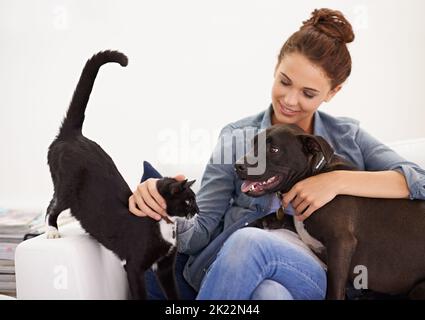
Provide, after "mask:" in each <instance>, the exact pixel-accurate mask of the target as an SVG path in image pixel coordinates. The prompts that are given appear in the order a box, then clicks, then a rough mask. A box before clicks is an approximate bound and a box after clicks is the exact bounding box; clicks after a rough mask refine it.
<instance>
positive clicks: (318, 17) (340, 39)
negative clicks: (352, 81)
mask: <svg viewBox="0 0 425 320" xmlns="http://www.w3.org/2000/svg"><path fill="white" fill-rule="evenodd" d="M311 15H312V16H311V18H310V19H308V20H307V21H304V22H303V25H302V26H301V28H300V29H299V30H298V31H297V32H295V33H294V34H293V35H292V36H291V37H290V38H289V39H288V40H287V41H286V42H285V44H284V45H283V47H282V49H281V50H280V53H279V57H278V64H279V63H280V62H281V61H282V59H283V57H284V55H285V54H290V53H293V52H297V53H300V54H302V55H304V56H305V57H306V58H307V59H309V60H310V61H311V62H312V63H314V64H315V65H317V66H319V67H320V68H322V70H323V71H324V72H325V73H326V75H327V76H328V78H329V79H330V81H331V89H334V88H335V87H336V86H338V85H339V84H341V83H343V82H344V81H345V80H346V79H347V78H348V76H349V75H350V73H351V56H350V53H349V51H348V48H347V45H346V44H347V43H349V42H352V41H353V40H354V33H353V29H352V27H351V24H350V23H349V22H348V21H347V19H345V17H344V15H343V14H342V13H341V12H340V11H337V10H331V9H316V10H314V11H313V12H312V14H311Z"/></svg>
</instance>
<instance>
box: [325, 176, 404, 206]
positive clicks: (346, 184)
mask: <svg viewBox="0 0 425 320" xmlns="http://www.w3.org/2000/svg"><path fill="white" fill-rule="evenodd" d="M330 173H331V174H333V177H334V178H335V181H336V184H335V186H336V188H337V191H336V193H337V194H345V195H352V196H358V197H369V198H393V199H400V198H405V199H407V198H409V188H408V186H407V182H406V178H405V177H404V175H403V174H401V173H400V172H397V171H393V170H387V171H375V172H369V171H344V170H338V171H333V172H330Z"/></svg>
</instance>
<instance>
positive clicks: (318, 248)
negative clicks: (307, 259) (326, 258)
mask: <svg viewBox="0 0 425 320" xmlns="http://www.w3.org/2000/svg"><path fill="white" fill-rule="evenodd" d="M294 225H295V230H297V233H298V236H299V237H300V238H301V240H302V241H303V242H304V243H305V244H306V245H307V246H308V247H309V248H310V249H311V250H313V252H315V253H321V252H322V251H323V250H324V249H325V246H324V245H323V243H321V242H320V241H319V240H317V239H315V238H313V237H312V236H311V235H310V234H309V233H308V232H307V230H306V229H305V228H304V222H302V221H298V220H297V219H296V218H295V216H294Z"/></svg>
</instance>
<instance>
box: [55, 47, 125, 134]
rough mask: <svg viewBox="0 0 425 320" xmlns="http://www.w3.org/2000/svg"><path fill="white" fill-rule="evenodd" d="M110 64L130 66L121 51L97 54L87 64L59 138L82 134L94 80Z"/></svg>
mask: <svg viewBox="0 0 425 320" xmlns="http://www.w3.org/2000/svg"><path fill="white" fill-rule="evenodd" d="M108 62H116V63H119V64H120V65H121V66H123V67H125V66H126V65H127V64H128V59H127V57H126V56H125V55H124V54H123V53H121V52H119V51H110V50H108V51H102V52H99V53H97V54H95V55H94V56H93V57H91V58H90V59H89V60H88V61H87V62H86V65H85V66H84V69H83V72H82V73H81V76H80V80H79V81H78V84H77V87H76V88H75V91H74V94H73V96H72V100H71V103H70V105H69V108H68V112H67V114H66V116H65V118H64V120H63V121H62V126H61V128H60V130H59V134H58V137H59V138H66V137H70V136H74V135H76V134H81V128H82V126H83V122H84V112H85V110H86V106H87V102H88V101H89V97H90V93H91V91H92V89H93V84H94V80H95V79H96V76H97V73H98V71H99V68H100V67H101V66H102V65H104V64H105V63H108Z"/></svg>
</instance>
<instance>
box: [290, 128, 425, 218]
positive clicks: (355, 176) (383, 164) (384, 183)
mask: <svg viewBox="0 0 425 320" xmlns="http://www.w3.org/2000/svg"><path fill="white" fill-rule="evenodd" d="M355 143H356V144H357V145H358V147H359V148H360V150H361V153H362V156H363V162H364V167H365V170H366V171H344V170H341V171H332V172H327V173H323V174H319V175H317V176H313V177H310V178H307V179H305V180H302V181H300V182H298V183H297V184H295V185H294V186H293V187H292V189H291V190H290V191H289V192H288V193H286V194H285V195H284V197H283V200H282V205H283V206H285V207H286V206H287V205H288V204H289V203H291V205H292V207H293V208H294V210H295V212H296V213H297V214H298V215H299V216H298V219H299V220H304V219H306V218H308V217H309V216H310V215H311V214H312V213H313V212H314V211H316V210H317V209H319V208H321V207H322V206H324V205H325V204H326V203H328V202H329V201H331V200H332V199H333V198H335V196H337V195H338V194H345V195H352V196H359V197H372V198H410V199H422V200H425V170H424V169H422V168H420V167H419V166H418V165H416V164H415V163H412V162H409V161H406V160H405V159H404V158H403V157H401V156H400V155H398V154H397V153H396V152H394V151H393V150H392V149H391V148H389V147H388V146H386V145H384V144H382V143H381V142H379V141H378V140H377V139H375V138H373V137H372V136H371V135H369V134H368V133H367V132H366V131H364V130H362V129H359V130H358V132H357V134H356V137H355Z"/></svg>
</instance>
